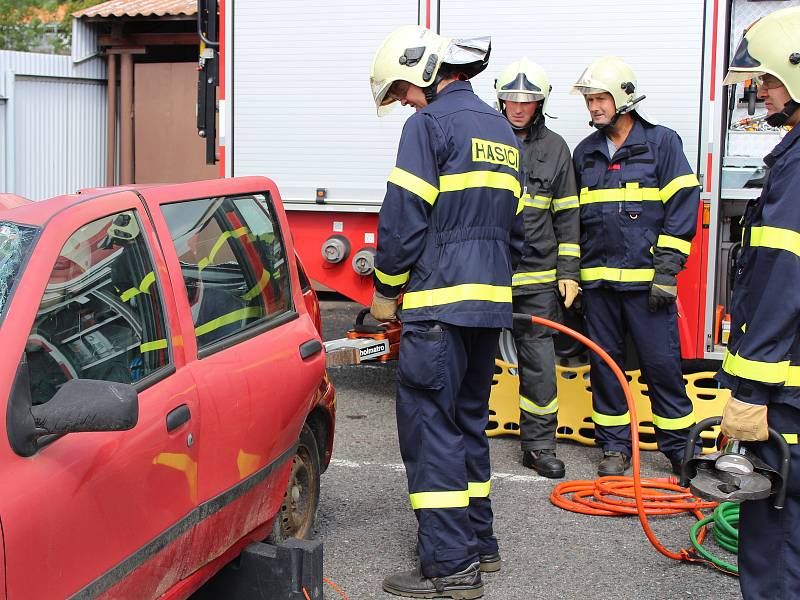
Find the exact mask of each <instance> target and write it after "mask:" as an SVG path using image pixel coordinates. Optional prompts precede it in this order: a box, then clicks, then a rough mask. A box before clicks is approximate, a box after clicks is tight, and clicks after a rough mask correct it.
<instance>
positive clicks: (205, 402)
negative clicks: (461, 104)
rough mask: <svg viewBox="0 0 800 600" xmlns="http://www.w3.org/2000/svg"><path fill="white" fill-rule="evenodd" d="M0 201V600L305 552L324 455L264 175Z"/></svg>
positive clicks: (148, 582) (102, 593)
mask: <svg viewBox="0 0 800 600" xmlns="http://www.w3.org/2000/svg"><path fill="white" fill-rule="evenodd" d="M2 200H3V201H2V202H0V340H2V353H1V354H0V403H3V404H4V407H2V408H4V409H5V415H6V419H5V424H6V425H5V428H4V432H3V433H2V434H0V437H4V438H5V439H3V440H2V442H0V480H2V488H3V491H2V493H0V526H1V529H0V531H1V534H2V537H0V542H2V543H0V598H2V599H5V598H8V599H9V600H16V599H28V598H36V599H37V600H43V599H47V598H67V597H73V596H74V597H80V598H90V597H103V598H137V599H138V598H186V597H187V596H189V595H190V594H191V593H192V592H193V591H194V590H196V589H197V588H198V587H200V585H202V583H203V582H205V581H206V580H207V579H209V578H210V577H211V576H212V575H213V574H214V573H215V572H216V571H218V570H219V569H220V568H222V566H223V565H224V564H225V563H227V562H228V561H230V560H231V559H233V558H234V557H235V556H237V555H238V554H239V553H240V551H241V550H242V548H244V546H246V545H247V544H249V543H251V542H252V541H256V540H261V539H264V538H265V537H267V536H268V535H271V536H272V537H273V538H274V539H277V540H280V539H282V538H286V537H289V536H296V537H305V536H307V535H308V534H309V533H310V531H311V529H312V525H313V519H314V514H315V512H316V506H317V501H318V498H319V476H320V473H321V471H323V470H324V469H325V468H326V467H327V465H328V463H329V461H330V456H331V448H332V445H333V433H334V417H335V399H334V390H333V387H332V386H331V384H330V381H329V380H328V377H327V374H326V371H325V356H324V351H323V346H322V342H321V338H320V312H319V306H318V303H317V299H316V296H315V294H314V292H313V291H312V290H311V288H310V286H309V285H308V281H307V279H305V276H304V274H303V272H302V268H301V267H300V264H299V262H298V261H297V259H296V255H295V252H294V248H293V244H292V238H291V236H290V235H289V232H288V225H287V221H286V215H285V214H284V211H283V208H282V206H281V201H280V195H279V193H278V190H277V188H276V186H275V184H274V183H273V182H272V181H270V180H268V179H265V178H260V177H248V178H240V179H227V180H214V181H203V182H195V183H190V184H181V185H158V186H144V187H130V188H114V189H98V190H88V191H84V192H82V193H79V194H77V195H71V196H60V197H57V198H53V199H50V200H46V201H43V202H22V201H15V200H14V199H9V198H7V197H4V198H2Z"/></svg>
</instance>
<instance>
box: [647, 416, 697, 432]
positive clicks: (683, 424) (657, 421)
mask: <svg viewBox="0 0 800 600" xmlns="http://www.w3.org/2000/svg"><path fill="white" fill-rule="evenodd" d="M694 424H695V417H694V412H691V413H689V414H688V415H686V416H685V417H676V418H674V419H668V418H667V417H659V416H658V415H656V414H653V425H655V426H656V427H658V428H659V429H663V430H665V431H675V430H676V429H688V428H689V427H691V426H692V425H694Z"/></svg>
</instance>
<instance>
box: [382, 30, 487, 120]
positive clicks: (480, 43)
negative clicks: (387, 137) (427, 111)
mask: <svg viewBox="0 0 800 600" xmlns="http://www.w3.org/2000/svg"><path fill="white" fill-rule="evenodd" d="M490 51H491V40H490V38H488V37H479V38H469V39H453V38H449V37H444V36H441V35H438V34H436V33H434V32H433V31H431V30H430V29H425V28H424V27H420V26H418V25H405V26H403V27H399V28H397V29H395V30H394V31H393V32H392V33H390V34H389V35H388V37H386V39H384V40H383V43H382V44H381V45H380V47H379V48H378V51H377V52H376V53H375V58H374V60H373V61H372V72H371V73H370V77H369V82H370V87H371V88H372V97H373V99H374V100H375V106H376V107H377V109H378V116H383V115H384V114H386V113H387V112H388V109H387V107H388V106H389V105H390V104H392V103H393V102H395V100H394V98H391V97H389V96H388V93H389V88H390V87H392V84H393V83H394V82H395V81H408V82H409V83H412V84H414V85H416V86H419V87H420V88H422V89H425V90H426V96H429V97H430V99H429V101H430V100H432V99H433V97H434V96H435V89H436V86H437V85H438V83H439V81H441V79H440V78H439V71H440V69H441V66H442V65H443V64H448V65H453V66H458V67H459V71H460V72H462V73H464V75H465V76H466V77H467V78H471V77H474V76H475V75H477V74H478V73H480V72H481V71H483V70H484V69H485V68H486V65H488V64H489V53H490ZM429 90H430V93H428V92H429Z"/></svg>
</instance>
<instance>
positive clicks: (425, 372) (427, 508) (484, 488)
mask: <svg viewBox="0 0 800 600" xmlns="http://www.w3.org/2000/svg"><path fill="white" fill-rule="evenodd" d="M499 335H500V330H499V329H485V328H476V327H458V326H454V325H449V324H446V323H441V322H435V321H421V322H405V323H403V332H402V335H401V341H400V361H399V366H398V383H397V432H398V437H399V441H400V453H401V455H402V457H403V463H404V464H405V467H406V475H407V476H408V490H409V494H410V497H411V503H412V506H413V507H414V509H415V510H414V512H415V514H416V516H417V521H418V524H419V528H418V549H419V556H420V564H421V567H422V573H423V574H424V575H425V576H427V577H438V576H444V575H451V574H453V573H455V572H458V571H459V570H461V569H463V568H464V567H466V566H468V565H469V564H471V563H473V562H476V561H477V560H478V555H479V554H491V553H494V552H497V549H498V548H497V540H496V538H495V537H494V533H493V530H492V520H493V516H492V506H491V501H490V500H489V481H490V478H491V467H490V464H489V440H488V438H487V437H486V433H485V429H486V424H487V421H488V418H489V403H488V399H489V392H490V389H491V385H492V374H493V371H494V356H495V351H496V349H497V342H498V338H499ZM437 505H444V506H446V508H444V507H442V508H439V507H437Z"/></svg>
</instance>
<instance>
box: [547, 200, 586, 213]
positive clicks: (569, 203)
mask: <svg viewBox="0 0 800 600" xmlns="http://www.w3.org/2000/svg"><path fill="white" fill-rule="evenodd" d="M579 206H580V202H579V201H578V197H577V196H567V197H566V198H554V199H553V212H558V211H560V210H569V209H570V208H578V207H579Z"/></svg>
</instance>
